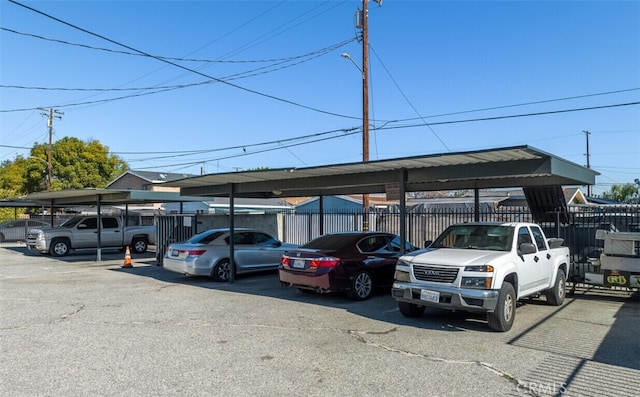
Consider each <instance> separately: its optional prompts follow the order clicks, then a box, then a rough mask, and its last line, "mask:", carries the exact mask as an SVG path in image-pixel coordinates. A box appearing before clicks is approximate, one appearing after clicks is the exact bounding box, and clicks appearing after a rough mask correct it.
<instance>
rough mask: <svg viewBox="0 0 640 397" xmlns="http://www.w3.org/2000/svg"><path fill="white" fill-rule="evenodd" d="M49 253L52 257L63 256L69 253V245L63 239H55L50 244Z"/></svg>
mask: <svg viewBox="0 0 640 397" xmlns="http://www.w3.org/2000/svg"><path fill="white" fill-rule="evenodd" d="M49 253H50V254H51V255H52V256H65V255H67V254H68V253H69V243H68V242H67V241H66V240H63V239H56V240H53V241H52V242H51V246H50V247H49Z"/></svg>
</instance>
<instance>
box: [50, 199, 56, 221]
mask: <svg viewBox="0 0 640 397" xmlns="http://www.w3.org/2000/svg"><path fill="white" fill-rule="evenodd" d="M54 201H55V200H54V199H51V205H50V206H49V218H50V221H49V224H50V225H51V227H55V224H54V223H53V221H54V219H55V217H54V216H53V204H54Z"/></svg>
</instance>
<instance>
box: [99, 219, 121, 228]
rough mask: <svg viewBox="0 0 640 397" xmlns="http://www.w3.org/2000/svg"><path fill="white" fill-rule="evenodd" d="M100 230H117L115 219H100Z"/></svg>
mask: <svg viewBox="0 0 640 397" xmlns="http://www.w3.org/2000/svg"><path fill="white" fill-rule="evenodd" d="M102 228H103V229H117V228H118V221H117V220H116V218H102Z"/></svg>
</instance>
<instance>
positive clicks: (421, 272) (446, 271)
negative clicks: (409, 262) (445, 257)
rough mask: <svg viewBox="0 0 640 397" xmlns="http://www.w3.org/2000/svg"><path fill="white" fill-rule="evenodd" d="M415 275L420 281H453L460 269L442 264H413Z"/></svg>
mask: <svg viewBox="0 0 640 397" xmlns="http://www.w3.org/2000/svg"><path fill="white" fill-rule="evenodd" d="M413 275H414V276H415V278H417V279H418V280H420V281H431V282H434V283H452V282H453V280H455V279H456V277H457V276H458V269H455V268H454V269H452V268H449V267H441V266H422V265H414V266H413Z"/></svg>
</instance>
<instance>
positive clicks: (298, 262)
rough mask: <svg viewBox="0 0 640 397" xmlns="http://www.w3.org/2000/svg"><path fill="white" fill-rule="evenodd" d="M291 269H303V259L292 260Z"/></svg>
mask: <svg viewBox="0 0 640 397" xmlns="http://www.w3.org/2000/svg"><path fill="white" fill-rule="evenodd" d="M293 267H294V268H296V269H304V260H303V259H294V260H293Z"/></svg>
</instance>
